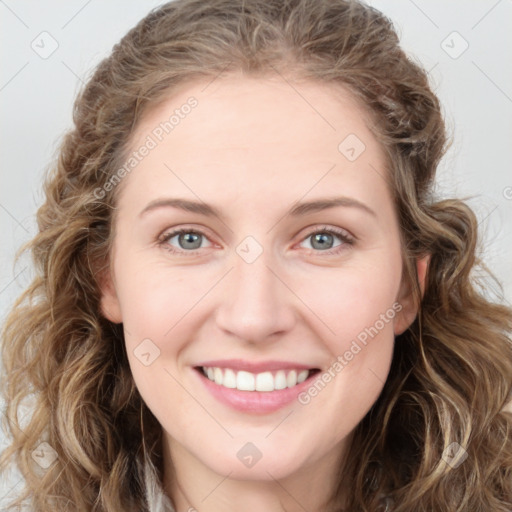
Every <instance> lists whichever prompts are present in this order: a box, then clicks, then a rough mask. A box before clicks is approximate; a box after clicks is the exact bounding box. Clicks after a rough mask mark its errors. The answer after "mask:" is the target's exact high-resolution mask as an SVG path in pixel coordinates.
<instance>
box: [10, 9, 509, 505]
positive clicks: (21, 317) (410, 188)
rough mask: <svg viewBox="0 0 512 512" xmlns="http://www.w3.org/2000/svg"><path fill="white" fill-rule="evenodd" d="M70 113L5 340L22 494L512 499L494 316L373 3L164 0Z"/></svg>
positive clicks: (215, 501) (505, 393)
mask: <svg viewBox="0 0 512 512" xmlns="http://www.w3.org/2000/svg"><path fill="white" fill-rule="evenodd" d="M74 122H75V129H74V130H72V131H71V132H70V133H69V134H67V136H66V138H65V140H64V142H63V145H62V148H61V152H60V157H59V160H58V163H57V165H56V167H55V169H54V172H52V173H51V174H50V175H49V176H48V178H47V181H46V185H45V193H46V202H45V203H44V204H43V206H42V207H41V208H40V210H39V211H38V223H39V230H40V231H39V233H38V235H37V236H36V237H35V239H34V240H33V241H32V242H31V243H30V244H29V248H31V250H32V251H33V255H34V258H35V262H36V266H37V272H38V276H37V277H36V279H35V280H34V282H33V283H32V285H31V287H30V288H29V289H28V290H27V292H26V293H25V294H24V295H23V296H22V297H21V298H20V300H19V301H18V302H17V304H16V305H15V307H14V309H13V311H12V312H11V314H10V316H9V317H8V319H7V322H6V326H5V330H4V335H3V360H4V365H5V372H4V374H5V379H4V380H5V382H4V385H5V397H6V402H7V405H8V409H7V418H8V420H9V428H10V434H11V436H12V444H11V445H10V446H9V447H8V449H7V450H5V452H4V454H3V457H2V462H3V465H4V466H6V465H7V463H8V460H9V459H11V458H13V457H14V459H15V461H16V463H17V465H18V467H19V468H20V470H21V472H22V474H23V475H24V477H25V479H26V481H27V487H26V494H25V496H22V497H21V498H20V499H24V498H27V499H28V500H29V503H30V506H31V508H32V510H34V511H42V510H45V511H46V510H52V511H64V510H66V511H67V510H77V511H78V510H80V511H94V512H99V511H120V510H123V511H125V510H126V511H128V510H130V511H131V510H133V511H141V510H148V511H152V512H154V511H164V510H167V511H168V510H175V511H177V512H184V511H192V510H198V511H203V510H204V511H217V510H235V509H236V510H239V509H243V510H247V511H256V510H266V511H271V512H272V511H276V512H277V511H282V510H294V511H295V510H311V511H313V510H315V511H335V510H336V511H339V510H344V511H351V512H354V511H383V510H389V511H391V510H393V511H396V512H404V511H412V510H414V511H427V510H429V511H431V510H448V511H452V510H453V511H455V510H457V511H468V512H469V511H475V510H482V511H491V510H492V511H509V510H510V508H511V507H512V482H511V480H510V474H511V468H512V444H511V439H510V433H511V426H512V423H511V422H512V417H511V414H510V413H509V412H506V411H505V409H504V408H505V406H506V404H507V402H508V400H510V397H511V390H512V349H511V337H510V332H511V329H512V314H511V313H512V312H511V310H510V309H508V308H506V307H505V306H503V305H500V304H495V303H492V302H490V301H489V300H488V299H486V298H485V297H484V295H483V294H482V293H481V292H480V291H479V289H478V283H477V282H476V281H475V278H474V275H473V273H471V270H472V269H473V268H474V266H475V265H476V264H478V263H479V262H478V260H477V259H476V256H475V245H476V240H477V221H476V218H475V215H474V214H473V212H472V211H471V209H470V208H469V207H468V206H466V205H465V204H464V203H463V202H462V201H460V200H457V199H450V200H443V201H438V200H436V198H435V197H434V195H433V184H434V177H435V171H436V168H437V165H438V163H439V161H440V159H441V158H442V156H443V153H444V151H445V149H446V136H445V128H444V123H443V119H442V116H441V113H440V105H439V101H438V99H437V98H436V96H435V95H434V94H433V92H432V91H431V89H430V87H429V84H428V80H427V76H426V73H425V72H424V71H423V70H422V69H420V68H419V67H418V66H417V65H416V64H414V63H413V62H412V61H410V60H409V59H408V58H407V57H406V55H405V54H404V53H403V51H402V50H401V49H400V47H399V42H398V38H397V36H396V34H395V32H394V30H393V27H392V25H391V23H390V22H389V21H388V20H387V19H386V18H385V17H384V16H383V15H382V14H381V13H379V12H378V11H376V10H374V9H372V8H370V7H368V6H366V5H364V4H362V3H357V2H347V1H342V0H336V1H332V0H331V1H318V0H314V1H313V0H293V1H291V0H290V1H287V2H274V1H269V0H266V1H265V0H255V1H252V2H249V3H247V4H245V3H242V2H240V1H235V0H211V1H209V2H202V1H199V0H177V1H175V2H171V3H169V4H166V5H164V6H162V7H160V8H158V9H156V10H154V11H152V12H151V13H150V14H149V15H148V16H147V17H146V18H145V19H143V20H142V21H141V22H140V23H139V24H138V25H137V26H136V27H135V28H134V29H132V30H131V31H130V32H129V33H128V34H127V35H126V36H125V37H124V38H123V39H122V40H121V42H120V43H119V44H118V45H116V46H115V47H114V49H113V52H112V54H111V56H109V57H108V58H107V59H105V60H104V61H103V62H102V63H101V64H100V65H99V66H98V69H97V70H96V72H95V74H94V76H93V77H92V78H91V80H90V81H89V82H88V84H87V85H86V87H85V89H84V90H83V92H82V93H81V94H80V96H79V98H78V99H77V102H76V106H75V111H74ZM189 244H192V245H189ZM470 273H471V276H470ZM29 395H33V397H34V399H35V406H34V414H33V416H32V418H31V420H30V422H29V424H28V425H27V426H24V428H23V431H22V430H20V428H19V427H20V426H19V424H18V421H17V419H16V418H17V417H16V411H17V409H18V408H19V406H20V402H21V400H22V399H24V398H26V397H27V396H29Z"/></svg>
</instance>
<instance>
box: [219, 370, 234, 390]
mask: <svg viewBox="0 0 512 512" xmlns="http://www.w3.org/2000/svg"><path fill="white" fill-rule="evenodd" d="M222 385H223V386H225V387H226V388H236V373H235V372H234V371H233V370H231V369H229V368H228V369H226V370H224V382H223V383H222Z"/></svg>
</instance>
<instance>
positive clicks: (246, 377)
mask: <svg viewBox="0 0 512 512" xmlns="http://www.w3.org/2000/svg"><path fill="white" fill-rule="evenodd" d="M217 384H219V383H217ZM221 384H222V383H221ZM236 389H239V390H240V391H254V375H253V374H252V373H249V372H243V371H241V372H238V373H237V374H236Z"/></svg>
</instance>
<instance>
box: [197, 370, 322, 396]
mask: <svg viewBox="0 0 512 512" xmlns="http://www.w3.org/2000/svg"><path fill="white" fill-rule="evenodd" d="M194 370H196V371H197V372H198V373H200V374H201V376H203V377H206V378H207V379H208V380H209V381H211V382H214V383H215V384H216V385H218V386H221V387H223V388H227V389H233V390H238V391H253V392H263V393H271V392H276V391H280V390H285V389H288V388H296V387H297V386H299V385H300V384H302V383H303V382H305V381H306V380H309V379H311V378H313V377H314V376H315V375H316V374H317V373H319V372H320V369H319V368H310V369H301V368H295V369H294V368H292V369H289V368H286V369H284V368H283V369H278V370H273V371H264V372H260V373H253V372H248V371H245V370H235V369H232V368H221V367H218V366H215V367H214V366H196V367H194Z"/></svg>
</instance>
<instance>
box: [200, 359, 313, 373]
mask: <svg viewBox="0 0 512 512" xmlns="http://www.w3.org/2000/svg"><path fill="white" fill-rule="evenodd" d="M196 366H206V367H212V368H231V369H233V370H236V371H241V370H242V371H246V372H250V373H261V372H267V371H269V372H271V371H275V370H311V369H313V368H315V367H314V366H312V365H309V364H301V363H295V362H293V361H276V360H273V361H261V362H254V361H247V360H244V359H216V360H215V361H203V362H201V363H199V364H197V365H196Z"/></svg>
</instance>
